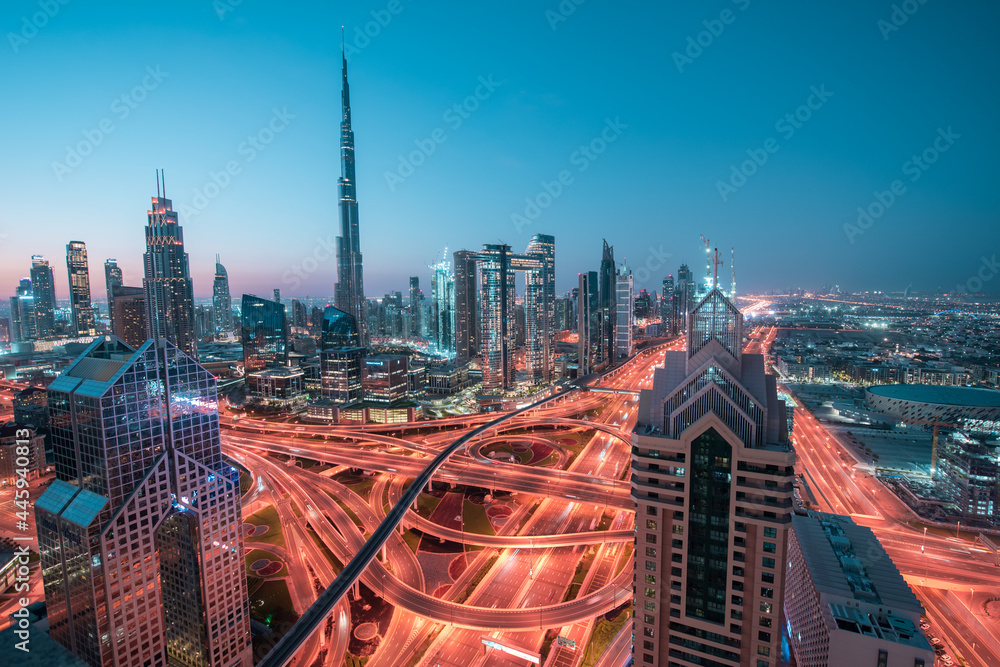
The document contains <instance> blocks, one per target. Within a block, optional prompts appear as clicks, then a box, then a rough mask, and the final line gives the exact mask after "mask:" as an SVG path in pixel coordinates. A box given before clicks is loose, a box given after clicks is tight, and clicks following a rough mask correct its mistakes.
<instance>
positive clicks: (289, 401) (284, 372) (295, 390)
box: [247, 366, 309, 412]
mask: <svg viewBox="0 0 1000 667" xmlns="http://www.w3.org/2000/svg"><path fill="white" fill-rule="evenodd" d="M247 398H248V399H249V400H250V402H251V403H252V404H255V405H266V406H270V407H275V408H281V409H283V410H286V411H289V412H295V411H297V410H301V409H304V408H305V406H306V402H307V401H308V399H309V395H308V394H307V393H306V388H305V373H304V372H303V371H302V369H301V368H287V367H284V366H280V367H278V368H267V369H264V370H262V371H256V372H254V373H249V374H247Z"/></svg>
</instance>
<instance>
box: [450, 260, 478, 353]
mask: <svg viewBox="0 0 1000 667" xmlns="http://www.w3.org/2000/svg"><path fill="white" fill-rule="evenodd" d="M454 260H455V361H456V362H458V363H460V364H464V363H465V362H467V361H469V360H470V359H472V358H473V357H477V356H479V289H478V286H477V284H476V253H474V252H472V251H470V250H458V251H457V252H455V253H454Z"/></svg>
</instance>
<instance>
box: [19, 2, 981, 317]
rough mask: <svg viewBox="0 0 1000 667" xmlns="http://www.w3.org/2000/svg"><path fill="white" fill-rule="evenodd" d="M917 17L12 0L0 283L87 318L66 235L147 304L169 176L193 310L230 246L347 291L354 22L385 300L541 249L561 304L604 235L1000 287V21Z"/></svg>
mask: <svg viewBox="0 0 1000 667" xmlns="http://www.w3.org/2000/svg"><path fill="white" fill-rule="evenodd" d="M904 4H907V3H904ZM912 5H913V7H911V9H913V8H915V9H914V11H913V12H912V13H903V14H898V13H894V10H893V5H892V3H890V2H875V3H871V2H862V1H860V0H852V1H850V2H842V3H836V4H835V5H828V6H815V5H812V4H809V5H800V4H797V3H780V6H774V5H772V4H768V3H762V2H761V3H758V2H750V1H749V0H739V1H734V2H730V1H729V0H720V1H719V2H717V3H710V4H704V3H687V4H685V5H684V6H677V5H676V4H675V3H669V4H663V5H655V6H651V5H650V4H649V3H641V2H625V3H616V4H608V3H598V2H587V3H582V4H579V5H577V4H576V3H569V2H563V3H561V4H560V3H559V2H556V1H555V0H547V1H543V2H540V3H538V2H523V1H519V2H512V3H502V4H495V3H493V4H489V5H485V6H478V5H475V6H473V5H469V6H452V5H450V4H449V5H447V6H445V5H444V4H442V3H426V2H410V1H409V0H400V1H399V2H386V1H385V0H379V1H376V2H361V3H351V4H344V3H338V4H337V5H335V6H325V5H324V6H318V5H316V4H312V3H290V4H284V5H282V6H281V7H280V8H279V7H278V6H276V5H273V4H270V3H263V4H262V3H250V2H243V3H237V2H232V1H229V2H223V3H212V2H207V1H206V2H198V3H184V4H183V6H174V5H170V4H162V3H161V4H158V5H155V6H152V5H150V6H140V4H137V3H131V2H104V3H99V4H97V5H96V6H87V7H84V6H83V5H82V4H81V5H80V6H77V4H76V3H70V4H66V5H60V8H59V11H58V13H56V15H54V16H52V17H51V18H50V19H48V21H47V22H46V23H45V24H44V25H42V26H40V27H37V29H35V30H31V29H29V28H26V27H25V26H26V23H25V21H27V22H28V23H30V22H31V17H32V15H34V14H35V13H36V12H38V11H39V9H38V7H39V5H38V3H37V2H36V1H22V0H16V1H12V2H7V3H4V6H3V9H2V10H0V26H3V33H4V34H5V35H6V38H5V39H4V40H3V44H2V45H0V50H5V53H4V56H3V58H4V66H3V79H2V80H3V82H4V84H5V88H6V90H7V91H8V92H9V93H10V94H9V95H8V96H7V97H6V100H5V102H6V103H5V109H4V116H5V128H6V130H7V131H5V132H4V138H3V140H2V143H0V147H2V151H3V154H4V155H5V156H6V157H7V159H5V160H4V161H3V163H2V165H0V183H2V186H0V187H2V195H3V202H4V206H3V207H2V209H0V258H2V261H0V285H2V286H3V287H4V289H3V290H0V293H2V295H3V296H5V297H6V296H10V295H12V294H14V293H15V288H16V286H17V281H18V279H20V278H22V277H25V276H28V274H29V270H30V266H31V255H35V254H39V255H43V256H44V257H45V258H46V259H47V260H48V261H49V263H50V264H51V265H52V267H53V269H54V286H55V294H56V298H57V299H59V301H65V300H66V299H67V298H68V287H67V276H66V268H65V267H66V263H65V247H66V244H67V243H68V242H69V241H70V240H80V241H83V242H85V243H86V245H87V250H88V254H89V263H90V281H91V286H92V292H93V295H94V298H95V300H100V299H101V298H102V295H103V294H104V292H105V286H104V276H103V275H102V271H101V267H102V264H103V262H104V260H105V259H107V258H115V259H117V260H118V265H119V266H120V267H121V269H122V272H123V280H124V284H125V285H133V286H135V285H141V280H142V253H143V251H144V250H145V242H144V236H143V228H144V225H145V224H146V211H147V210H148V209H149V208H150V204H151V197H153V196H155V195H156V181H155V177H154V169H157V168H164V169H165V181H166V196H167V197H168V198H170V199H171V200H172V201H173V206H174V209H175V210H177V211H178V212H179V222H180V224H181V225H182V227H183V229H184V244H185V249H186V251H187V252H188V253H189V254H190V267H191V276H192V279H193V285H194V293H195V297H196V298H198V299H207V298H210V297H211V294H212V281H213V275H214V272H215V256H216V254H217V253H218V254H220V255H221V261H222V263H223V264H224V265H225V266H226V268H227V269H228V271H229V276H230V283H231V290H232V293H233V295H238V294H240V293H244V292H246V293H255V294H259V295H269V294H271V290H272V289H273V288H280V289H281V293H282V296H283V297H284V296H288V297H293V296H307V295H308V296H313V297H327V298H328V299H329V300H330V301H331V302H332V300H333V295H334V284H335V276H336V273H337V263H336V259H335V238H336V236H337V234H338V229H339V217H338V210H337V178H338V177H339V176H340V160H339V153H338V148H339V143H340V137H339V123H340V115H341V114H340V101H341V98H340V95H341V87H340V84H341V71H340V56H341V54H340V46H341V45H340V26H341V25H343V26H344V29H345V34H346V42H347V56H348V59H349V68H350V76H351V104H352V109H353V129H354V132H355V144H356V156H357V157H356V163H357V200H358V209H359V219H360V239H361V251H362V252H363V254H364V269H365V275H364V283H365V285H364V287H365V292H366V294H367V295H368V296H369V297H372V296H381V295H382V294H384V293H386V292H388V291H390V290H399V291H402V292H406V291H407V287H408V277H409V276H420V277H421V284H422V285H423V284H425V283H426V284H429V277H430V275H431V269H429V268H428V265H430V264H433V263H435V262H437V261H438V260H439V258H440V256H441V253H442V251H443V250H444V249H445V248H447V249H448V252H449V254H450V253H451V252H454V251H455V250H459V249H463V248H466V249H470V250H479V249H481V248H482V246H483V244H484V243H493V244H495V243H500V242H502V243H507V244H510V245H511V246H512V247H513V248H515V249H518V250H520V249H522V248H523V247H524V246H525V245H526V244H527V242H528V241H529V239H530V238H531V235H532V234H536V233H541V234H550V235H553V236H554V237H555V248H556V251H555V252H556V255H555V256H556V259H555V271H556V273H555V275H556V290H557V292H558V293H565V292H566V291H567V290H569V289H571V288H572V287H574V286H576V285H577V281H578V278H577V274H578V273H580V272H586V271H591V270H596V269H597V267H598V265H599V262H600V260H601V256H600V252H601V239H602V238H606V239H607V240H608V242H609V243H611V244H613V245H614V247H615V251H616V259H617V260H618V261H619V262H621V261H622V259H624V260H625V261H626V263H627V264H628V265H629V266H630V267H631V268H632V269H633V272H634V275H635V285H634V288H635V290H636V291H637V292H638V291H639V290H640V289H647V290H650V291H653V290H658V289H660V286H661V284H662V280H663V277H664V276H665V275H666V274H668V273H671V274H676V272H677V268H678V267H679V265H680V264H681V263H682V262H686V263H688V264H689V265H690V266H691V268H692V271H693V272H694V273H695V275H702V274H703V273H704V257H705V255H704V250H703V246H702V243H701V239H700V235H701V234H704V235H705V236H706V237H708V238H709V239H710V241H711V243H712V245H713V246H716V245H717V246H718V247H719V248H720V253H721V254H722V255H723V256H724V258H725V259H726V261H727V264H726V265H725V266H723V267H722V268H721V269H720V275H722V276H724V281H725V282H728V278H729V270H730V267H729V266H728V259H729V248H731V247H735V248H736V271H737V284H738V286H739V288H740V291H741V292H743V291H755V290H764V289H772V288H773V289H784V288H787V287H795V286H801V287H804V288H807V289H809V288H819V287H821V286H823V285H827V284H839V285H840V286H841V288H842V289H844V290H865V289H881V290H887V291H900V292H902V291H903V290H905V289H907V288H908V287H909V289H910V290H911V291H931V290H941V291H953V290H954V289H955V286H956V285H967V284H969V281H970V279H972V278H974V277H975V276H977V275H979V276H980V278H981V280H980V281H978V282H977V281H972V282H973V283H975V284H981V285H982V290H983V291H986V292H991V293H996V292H997V291H998V289H1000V276H997V277H995V278H994V277H993V276H995V275H997V271H998V270H1000V269H997V268H996V261H995V255H996V252H997V251H998V250H1000V248H998V246H1000V243H998V236H997V233H996V230H997V221H998V220H997V219H998V214H1000V195H998V190H997V188H996V183H995V179H996V164H995V159H996V158H995V156H996V153H997V150H996V148H997V145H998V139H1000V136H998V132H1000V131H998V128H997V123H996V118H995V110H996V108H997V106H998V102H1000V99H998V97H1000V95H998V85H1000V84H998V81H997V79H996V77H995V76H994V75H993V69H994V64H995V63H996V62H1000V42H998V41H997V40H996V39H995V26H996V25H997V23H998V20H1000V7H998V6H996V5H994V4H987V3H978V4H976V5H975V7H974V8H973V7H972V5H968V6H966V5H964V4H963V6H962V7H961V8H958V7H956V6H954V5H953V4H950V3H944V2H926V3H923V4H921V3H912ZM907 6H908V7H909V6H910V5H909V4H907ZM567 7H569V8H570V9H572V11H568V10H567ZM390 9H391V11H390ZM25 17H27V18H26V19H25ZM125 54H127V57H125ZM643 267H645V268H646V271H645V272H643V271H641V270H639V269H641V268H643ZM990 267H994V268H993V269H990ZM991 270H992V273H990V271H991ZM984 272H985V273H986V274H988V275H989V279H984V278H983V273H984ZM522 289H523V285H519V287H518V291H519V292H520V291H521V290H522Z"/></svg>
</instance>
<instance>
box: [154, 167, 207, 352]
mask: <svg viewBox="0 0 1000 667" xmlns="http://www.w3.org/2000/svg"><path fill="white" fill-rule="evenodd" d="M160 185H161V182H160V173H159V171H157V178H156V197H154V198H153V206H152V209H151V210H149V211H147V212H146V216H147V218H148V223H147V225H146V252H145V254H144V255H143V256H142V260H143V279H142V286H143V289H145V290H146V326H147V327H148V330H149V337H150V338H166V339H167V340H168V341H170V342H171V343H173V344H174V345H176V346H177V347H178V348H180V350H181V351H182V352H184V354H186V355H188V356H189V357H192V358H193V359H197V358H198V343H197V338H196V337H195V328H194V288H193V286H192V284H191V272H190V271H189V269H188V255H187V253H186V252H184V230H183V229H182V228H181V226H180V223H179V222H178V220H177V213H176V212H175V211H174V210H173V204H172V202H171V201H170V200H169V199H167V187H166V182H165V181H164V182H163V195H162V196H161V195H160Z"/></svg>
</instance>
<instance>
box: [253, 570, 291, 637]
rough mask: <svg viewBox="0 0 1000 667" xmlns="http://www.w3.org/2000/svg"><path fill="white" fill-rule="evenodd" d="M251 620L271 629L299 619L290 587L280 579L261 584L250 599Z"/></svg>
mask: <svg viewBox="0 0 1000 667" xmlns="http://www.w3.org/2000/svg"><path fill="white" fill-rule="evenodd" d="M250 618H252V619H254V620H255V621H259V622H261V623H263V624H264V625H267V626H269V627H278V626H280V622H281V621H282V620H285V621H288V620H291V621H294V620H295V619H297V618H298V614H296V613H295V611H294V607H293V606H292V596H291V595H289V594H288V585H287V584H285V582H284V581H282V580H280V579H276V580H274V581H265V582H264V583H263V584H261V585H260V588H258V589H257V592H256V593H254V595H253V597H251V599H250Z"/></svg>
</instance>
